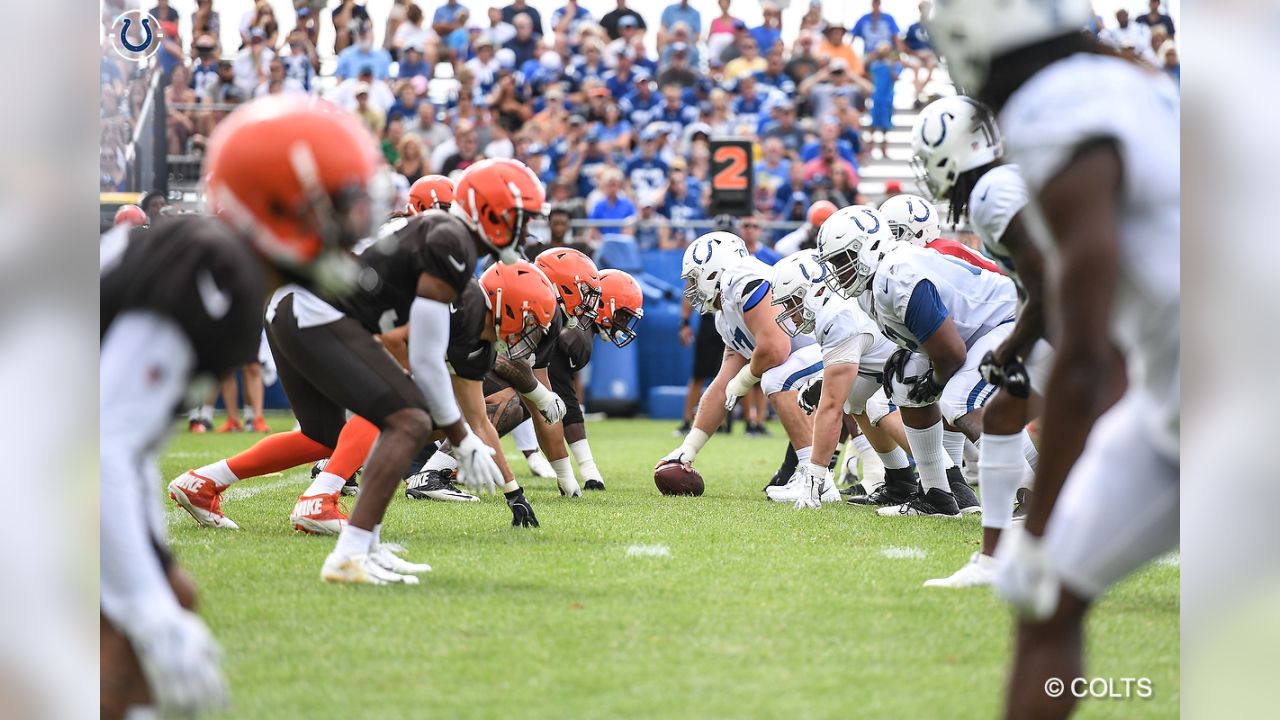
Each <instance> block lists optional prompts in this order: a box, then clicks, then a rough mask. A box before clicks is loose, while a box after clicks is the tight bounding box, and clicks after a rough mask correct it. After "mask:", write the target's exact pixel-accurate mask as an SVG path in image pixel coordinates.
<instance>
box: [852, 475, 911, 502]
mask: <svg viewBox="0 0 1280 720" xmlns="http://www.w3.org/2000/svg"><path fill="white" fill-rule="evenodd" d="M919 490H920V484H919V483H918V482H917V481H916V474H915V472H914V471H913V470H912V469H911V468H909V467H905V468H885V471H884V485H881V486H880V487H878V488H876V490H875V492H873V493H870V494H868V495H851V496H850V497H849V500H848V503H849V504H850V505H881V506H883V505H901V504H902V503H904V502H906V501H907V499H908V498H910V497H911V496H912V495H915V494H916V493H917V492H919Z"/></svg>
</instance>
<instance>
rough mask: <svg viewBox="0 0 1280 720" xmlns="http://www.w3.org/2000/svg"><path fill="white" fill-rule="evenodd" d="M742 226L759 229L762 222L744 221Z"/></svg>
mask: <svg viewBox="0 0 1280 720" xmlns="http://www.w3.org/2000/svg"><path fill="white" fill-rule="evenodd" d="M742 228H743V229H744V230H759V229H760V223H757V222H744V223H742Z"/></svg>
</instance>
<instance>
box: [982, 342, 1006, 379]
mask: <svg viewBox="0 0 1280 720" xmlns="http://www.w3.org/2000/svg"><path fill="white" fill-rule="evenodd" d="M978 374H979V375H981V376H982V380H983V382H985V383H987V384H988V385H995V386H996V387H1000V386H1001V385H1003V384H1004V368H1002V367H1000V364H999V363H997V362H996V354H995V351H993V350H988V351H987V354H986V355H983V356H982V362H980V363H978Z"/></svg>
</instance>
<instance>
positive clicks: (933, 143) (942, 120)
mask: <svg viewBox="0 0 1280 720" xmlns="http://www.w3.org/2000/svg"><path fill="white" fill-rule="evenodd" d="M948 118H950V119H952V120H955V119H956V116H955V115H952V114H951V113H949V112H944V113H942V114H941V115H939V116H938V124H939V125H940V126H941V129H939V131H938V139H937V140H930V139H929V138H928V136H927V135H926V134H925V129H926V128H927V127H928V126H929V125H928V123H925V124H923V125H921V126H920V139H921V140H923V141H924V144H925V145H928V146H929V147H935V148H936V147H938V146H939V145H941V144H942V141H943V140H946V139H947V119H948Z"/></svg>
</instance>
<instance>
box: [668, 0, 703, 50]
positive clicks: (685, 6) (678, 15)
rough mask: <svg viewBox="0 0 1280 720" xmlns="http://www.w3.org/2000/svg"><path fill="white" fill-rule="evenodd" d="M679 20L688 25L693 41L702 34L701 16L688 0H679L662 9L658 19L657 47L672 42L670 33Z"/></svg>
mask: <svg viewBox="0 0 1280 720" xmlns="http://www.w3.org/2000/svg"><path fill="white" fill-rule="evenodd" d="M681 22H682V23H684V24H685V25H687V26H689V32H691V33H692V34H693V39H694V40H695V41H696V40H697V38H698V37H700V36H701V35H702V16H701V15H699V14H698V11H697V10H694V9H693V7H692V6H690V5H689V0H680V2H677V3H672V4H670V5H668V6H667V7H666V8H665V9H664V10H663V11H662V19H661V20H659V21H658V47H665V46H666V44H667V43H668V42H674V41H673V40H672V39H671V34H672V32H673V31H674V30H675V26H676V23H681ZM685 42H688V40H686V41H685Z"/></svg>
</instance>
